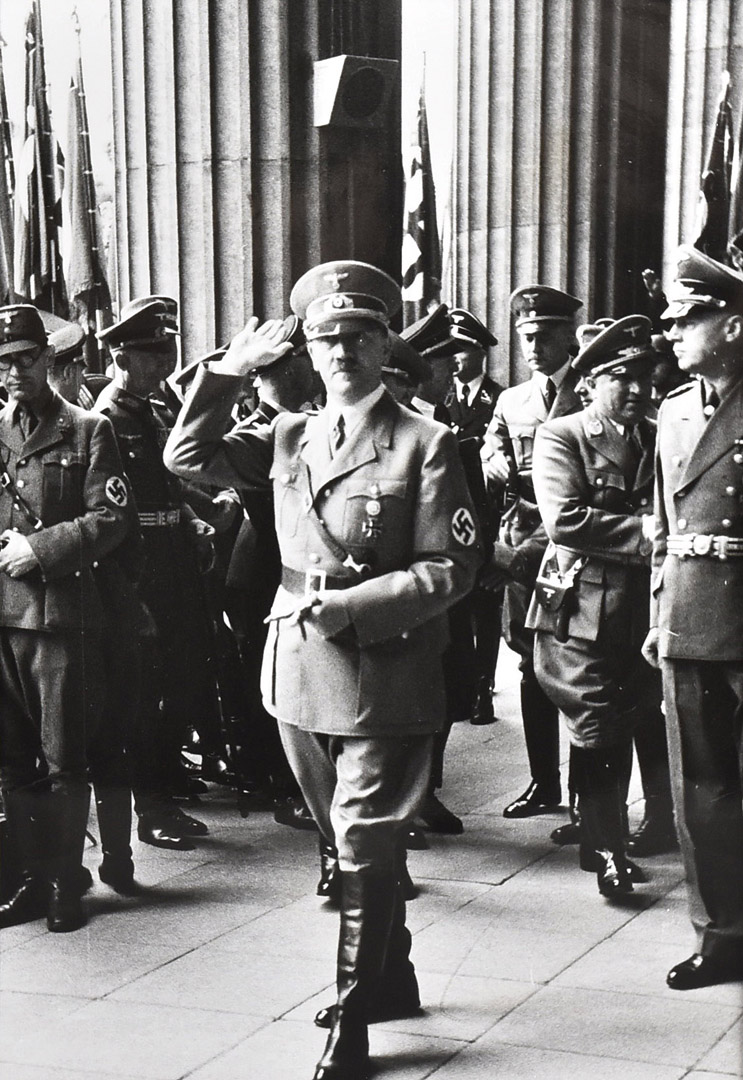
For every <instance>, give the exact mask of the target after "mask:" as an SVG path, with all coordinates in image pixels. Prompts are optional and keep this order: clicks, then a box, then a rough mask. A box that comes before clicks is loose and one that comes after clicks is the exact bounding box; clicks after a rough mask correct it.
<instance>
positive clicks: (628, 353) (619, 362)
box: [571, 315, 655, 375]
mask: <svg viewBox="0 0 743 1080" xmlns="http://www.w3.org/2000/svg"><path fill="white" fill-rule="evenodd" d="M651 330H652V323H651V322H650V319H647V318H646V317H645V316H644V315H627V316H625V318H623V319H617V320H616V322H612V323H611V324H610V325H609V326H606V327H604V329H603V330H601V332H600V333H599V334H597V335H596V337H594V338H593V339H592V340H591V341H589V342H588V344H587V345H585V346H584V347H583V348H582V349H581V350H580V352H579V353H578V355H577V356H576V358H575V360H573V362H572V365H571V366H572V367H574V368H575V370H576V371H579V372H580V373H581V375H603V374H604V373H606V372H611V373H612V374H614V375H622V374H625V373H626V371H627V365H628V364H630V363H632V362H633V361H636V360H646V361H648V363H649V364H650V363H651V362H654V361H655V350H654V349H653V345H652V342H651V340H650V333H651Z"/></svg>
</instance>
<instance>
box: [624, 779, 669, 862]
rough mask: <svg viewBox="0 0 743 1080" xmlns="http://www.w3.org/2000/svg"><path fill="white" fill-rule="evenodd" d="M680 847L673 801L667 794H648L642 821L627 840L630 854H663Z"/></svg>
mask: <svg viewBox="0 0 743 1080" xmlns="http://www.w3.org/2000/svg"><path fill="white" fill-rule="evenodd" d="M677 847H678V838H677V836H676V827H675V825H674V821H673V803H672V801H671V795H670V792H669V793H668V794H667V795H647V796H646V797H645V813H644V814H643V818H642V821H641V822H640V824H639V825H638V826H637V828H636V829H635V831H634V832H633V833H632V835H631V836H630V838H629V840H628V841H627V851H628V852H629V853H630V855H639V856H640V857H642V856H643V855H662V854H664V853H665V852H667V851H675V850H676V848H677Z"/></svg>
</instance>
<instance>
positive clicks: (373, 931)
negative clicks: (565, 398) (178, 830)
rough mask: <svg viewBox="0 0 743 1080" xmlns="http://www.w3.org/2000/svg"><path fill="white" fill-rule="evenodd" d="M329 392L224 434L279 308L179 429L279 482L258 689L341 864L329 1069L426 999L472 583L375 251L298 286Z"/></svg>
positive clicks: (192, 463)
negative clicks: (396, 352)
mask: <svg viewBox="0 0 743 1080" xmlns="http://www.w3.org/2000/svg"><path fill="white" fill-rule="evenodd" d="M291 305H292V310H293V311H294V312H295V313H296V314H297V315H299V316H300V318H302V319H303V322H304V330H305V334H306V336H307V340H308V348H309V352H310V356H311V358H312V362H313V365H314V366H315V368H316V370H317V371H318V372H319V373H320V376H321V377H322V380H323V382H324V384H325V388H326V391H327V404H326V406H325V408H324V409H323V410H322V411H321V412H320V413H319V414H318V415H316V416H313V417H308V416H306V415H301V414H300V415H295V414H281V415H280V416H278V417H277V418H276V419H275V420H274V422H273V424H272V425H271V427H269V428H266V429H262V430H261V431H257V430H256V431H252V432H246V431H244V430H243V431H241V430H240V429H238V430H237V431H235V432H231V433H229V434H227V435H223V432H224V431H225V429H226V428H227V427H228V425H229V415H230V409H231V408H232V404H233V402H234V400H235V397H236V395H237V393H238V390H239V386H240V383H241V381H242V379H243V377H244V375H245V374H246V372H247V371H249V370H250V369H251V368H252V367H253V366H255V365H256V364H257V363H260V362H261V360H262V358H263V357H264V356H265V355H266V352H268V353H270V352H271V351H272V350H275V351H276V352H277V353H278V352H280V351H283V350H284V349H285V348H286V346H285V345H284V344H283V343H282V342H283V329H282V326H281V324H280V323H278V322H269V323H266V324H264V325H263V326H261V327H257V325H256V324H257V320H255V319H252V320H250V321H249V323H248V325H247V327H246V328H245V330H244V331H243V332H242V333H241V334H240V335H238V337H237V338H236V339H235V340H234V341H233V342H232V344H231V346H230V349H229V350H228V352H227V355H226V357H225V359H224V360H223V361H220V362H218V363H212V364H211V365H210V368H211V370H207V371H202V372H200V373H199V375H197V378H196V382H195V385H194V387H193V389H192V391H191V394H190V396H189V398H188V399H187V402H186V405H185V408H184V411H183V412H182V413H181V416H180V417H179V420H178V423H177V424H176V427H175V428H174V430H173V433H172V435H171V437H170V439H169V440H168V445H167V447H166V455H165V456H166V462H167V463H168V465H169V466H170V467H171V468H173V469H174V470H175V471H176V472H177V473H179V474H180V475H182V476H187V477H191V478H192V479H198V480H203V479H208V480H210V481H211V482H213V483H220V484H230V485H233V486H235V487H236V488H238V490H240V489H245V488H252V487H258V488H260V487H262V488H265V487H266V485H267V484H268V483H269V482H270V483H272V486H273V491H274V503H275V507H276V526H277V533H278V538H279V547H280V551H281V559H282V564H283V570H282V585H281V587H280V588H279V590H278V592H277V595H276V599H275V602H274V605H273V609H272V612H271V617H270V620H271V628H270V632H269V637H268V642H267V646H266V651H265V657H264V669H263V693H264V701H265V704H266V707H267V708H268V710H269V711H270V712H271V713H273V715H275V716H276V717H277V719H278V720H279V724H280V730H281V736H282V740H283V741H284V746H285V748H286V752H287V756H288V758H289V760H290V762H291V764H292V767H293V768H294V770H295V773H296V775H297V779H298V780H299V783H300V786H301V787H302V790H303V792H304V795H305V798H306V800H307V803H308V805H309V806H310V809H311V810H312V813H313V816H314V817H315V820H316V821H317V822H318V825H319V827H320V829H321V831H322V834H323V836H324V837H325V838H326V839H327V840H329V841H331V842H332V841H334V842H335V845H336V847H337V849H338V856H339V864H340V869H341V925H340V940H339V951H338V995H337V1001H336V1003H335V1005H334V1006H333V1007H332V1010H331V1014H330V1017H328V1014H327V1013H324V1015H323V1017H322V1018H321V1017H318V1019H319V1020H320V1021H321V1022H326V1023H327V1022H328V1020H330V1023H331V1030H330V1033H329V1036H328V1041H327V1045H326V1048H325V1052H324V1054H323V1055H322V1058H321V1060H320V1062H319V1064H318V1066H317V1070H316V1072H315V1080H357V1078H359V1077H366V1076H367V1075H368V1068H369V1059H368V1038H367V1023H368V1022H369V1021H372V1020H375V1019H382V1018H383V1017H390V1016H394V1015H398V1016H399V1015H409V1014H410V1013H411V1012H414V1011H416V1010H417V1008H418V1003H419V999H418V990H417V984H416V980H415V973H414V970H413V967H412V964H411V963H410V961H409V959H408V952H409V947H410V936H409V934H408V932H407V930H406V929H405V923H404V919H405V916H404V902H403V899H402V894H401V890H400V887H399V885H398V880H399V873H398V861H399V860H398V851H399V848H400V841H401V838H402V836H403V835H404V832H405V829H406V828H407V826H408V824H409V822H410V821H411V820H412V818H413V817H414V815H415V813H416V811H417V809H418V806H419V804H420V802H421V800H422V798H423V796H424V794H425V791H426V786H427V783H428V776H429V772H430V767H431V745H432V737H433V733H434V732H435V730H436V729H437V728H438V727H439V726H440V725H441V723H442V722H443V719H444V700H443V698H444V695H443V682H442V671H441V654H442V651H443V649H444V646H445V644H446V637H447V622H446V610H447V608H448V607H449V606H450V605H451V604H452V603H454V602H455V601H456V600H457V599H458V598H459V597H460V596H462V595H464V594H465V593H466V592H467V590H468V589H469V588H470V587H471V585H472V582H473V579H474V575H475V572H476V569H477V566H478V563H479V561H480V558H481V556H480V550H479V543H478V536H477V527H476V524H475V520H474V514H473V508H472V503H471V500H470V497H469V494H468V492H467V486H466V482H465V479H464V474H463V471H462V467H461V464H460V461H459V457H458V453H457V446H456V440H455V438H454V436H453V435H452V434H451V432H449V431H447V430H446V428H444V427H443V426H441V425H439V424H435V423H431V422H430V421H428V420H426V419H425V418H423V417H420V416H416V415H414V414H413V413H412V412H410V411H409V410H407V409H405V408H403V407H401V406H399V405H398V404H396V403H395V402H394V401H393V399H392V398H391V397H390V396H389V394H387V393H386V391H385V389H384V386H383V384H382V368H383V367H384V366H385V365H387V364H388V362H389V355H390V345H389V332H388V322H389V318H390V317H391V316H392V315H393V314H394V313H395V311H396V310H397V309H398V307H399V305H400V290H399V287H398V285H397V284H396V283H395V282H394V281H392V279H391V278H389V277H388V276H387V275H386V274H384V273H382V272H381V271H380V270H377V269H376V268H375V267H372V266H369V265H368V264H366V263H358V262H341V261H339V262H332V263H325V264H323V265H321V266H318V267H315V268H314V269H313V270H310V271H308V272H307V273H306V274H305V275H303V277H302V278H300V280H299V281H298V282H297V284H296V285H295V287H294V289H293V290H292V294H291Z"/></svg>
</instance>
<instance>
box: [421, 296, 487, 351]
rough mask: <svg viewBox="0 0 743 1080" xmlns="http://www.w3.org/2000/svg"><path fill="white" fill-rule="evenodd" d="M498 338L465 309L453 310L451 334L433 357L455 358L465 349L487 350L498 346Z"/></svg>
mask: <svg viewBox="0 0 743 1080" xmlns="http://www.w3.org/2000/svg"><path fill="white" fill-rule="evenodd" d="M497 344H498V338H497V337H496V336H495V334H491V333H490V331H489V330H488V328H487V326H485V324H484V323H482V322H480V320H479V319H478V317H477V316H476V315H473V314H472V312H471V311H465V309H464V308H452V309H451V311H450V312H449V334H448V336H447V339H446V340H445V341H443V342H441V344H440V345H436V346H435V347H434V348H433V349H432V350H431V355H432V356H453V355H454V354H455V353H458V352H461V351H462V350H463V349H467V348H471V349H487V348H488V346H490V345H497Z"/></svg>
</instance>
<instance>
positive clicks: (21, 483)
mask: <svg viewBox="0 0 743 1080" xmlns="http://www.w3.org/2000/svg"><path fill="white" fill-rule="evenodd" d="M15 486H16V487H17V488H22V487H25V486H26V481H25V480H16V482H15Z"/></svg>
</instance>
